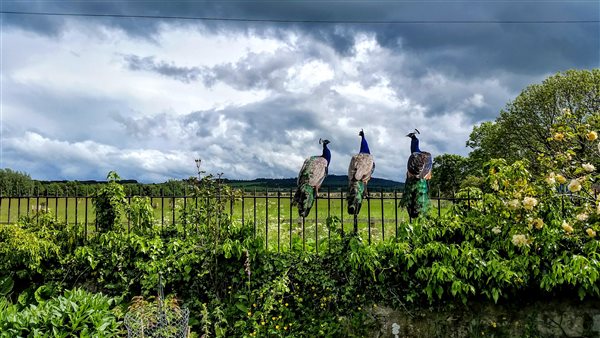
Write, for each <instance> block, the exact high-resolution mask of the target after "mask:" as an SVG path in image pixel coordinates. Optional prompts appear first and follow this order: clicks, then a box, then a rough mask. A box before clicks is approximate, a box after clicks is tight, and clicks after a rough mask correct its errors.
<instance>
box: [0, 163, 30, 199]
mask: <svg viewBox="0 0 600 338" xmlns="http://www.w3.org/2000/svg"><path fill="white" fill-rule="evenodd" d="M32 187H33V180H32V179H31V177H30V176H29V174H26V173H24V172H20V171H14V170H11V169H8V168H6V169H0V193H2V194H3V195H6V194H24V193H27V192H29V191H30V190H31V188H32Z"/></svg>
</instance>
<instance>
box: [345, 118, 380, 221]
mask: <svg viewBox="0 0 600 338" xmlns="http://www.w3.org/2000/svg"><path fill="white" fill-rule="evenodd" d="M358 135H359V136H360V137H361V141H360V151H359V152H358V154H356V155H354V156H352V159H351V160H350V166H348V196H347V197H346V199H347V201H348V213H349V214H350V215H358V213H359V212H360V206H361V204H362V200H363V198H364V197H365V196H367V194H366V190H367V184H368V183H369V180H370V179H371V175H372V174H373V171H375V161H374V160H373V155H371V151H370V150H369V144H368V143H367V139H365V133H364V131H363V130H362V129H361V130H360V132H359V133H358Z"/></svg>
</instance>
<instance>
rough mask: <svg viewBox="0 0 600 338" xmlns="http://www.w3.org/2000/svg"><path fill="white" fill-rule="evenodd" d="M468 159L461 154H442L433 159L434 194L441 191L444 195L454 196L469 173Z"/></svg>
mask: <svg viewBox="0 0 600 338" xmlns="http://www.w3.org/2000/svg"><path fill="white" fill-rule="evenodd" d="M467 163H468V162H467V159H466V158H465V157H462V156H460V155H454V154H442V155H439V156H436V157H435V158H434V160H433V176H432V177H431V183H430V184H431V190H432V193H433V194H437V192H438V191H439V192H440V193H441V194H442V195H444V196H452V195H453V194H454V193H455V192H457V191H458V190H459V189H460V187H461V182H462V181H463V180H464V178H465V177H466V175H467V168H468V167H467Z"/></svg>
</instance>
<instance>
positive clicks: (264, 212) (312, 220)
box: [0, 191, 451, 250]
mask: <svg viewBox="0 0 600 338" xmlns="http://www.w3.org/2000/svg"><path fill="white" fill-rule="evenodd" d="M278 196H279V197H278ZM328 197H329V198H328ZM382 197H383V198H382ZM399 199H400V194H399V193H398V194H394V193H384V194H383V196H382V195H381V193H379V192H376V193H372V194H371V195H370V198H369V199H367V200H365V201H364V202H363V205H362V208H361V211H360V214H359V215H358V228H359V233H360V234H361V236H362V237H363V238H364V239H365V240H368V239H369V235H370V239H371V241H379V240H382V239H384V238H385V239H388V238H391V237H394V236H395V235H396V229H397V227H399V228H400V227H405V226H406V224H407V223H408V222H409V218H408V214H407V213H406V210H405V209H404V208H396V205H397V203H398V201H399ZM151 202H152V205H153V208H154V219H155V222H156V223H157V224H158V225H161V224H162V225H170V224H173V221H174V219H175V222H178V217H179V212H178V211H177V210H178V208H180V207H181V206H183V204H184V199H183V198H181V197H164V198H159V197H157V198H156V197H155V198H152V199H151ZM215 202H216V201H215ZM431 202H432V208H431V209H430V213H432V214H433V215H437V214H438V201H437V200H435V199H434V200H432V201H431ZM185 203H186V204H188V205H194V203H196V202H195V200H194V199H193V198H191V197H188V198H187V199H185ZM267 203H268V208H267ZM173 205H175V206H176V212H175V215H173ZM450 205H451V202H448V201H444V200H442V201H440V202H439V208H440V213H441V214H444V213H446V212H449V211H450V210H451V208H450ZM346 207H347V204H346V200H345V194H344V195H342V194H340V192H335V193H333V192H332V193H330V194H327V193H321V194H320V197H319V198H318V199H317V200H316V202H315V205H314V206H313V208H312V210H311V212H310V214H309V215H308V217H306V219H305V222H304V234H305V238H306V242H307V243H308V245H309V246H311V247H314V243H315V241H317V240H318V241H319V242H323V241H324V240H325V239H327V238H328V236H329V231H330V229H328V228H327V218H328V217H330V216H332V217H337V218H338V220H339V225H338V226H339V227H342V226H343V230H344V231H345V232H350V231H353V228H354V224H353V216H351V215H349V214H348V213H347V212H346ZM46 208H47V210H48V211H50V212H51V213H52V215H54V217H55V218H56V219H57V220H58V221H60V222H65V220H66V221H68V222H69V223H70V224H74V223H79V224H82V225H86V224H87V226H88V230H89V232H93V231H94V230H95V218H96V217H95V209H94V207H93V206H92V200H91V198H85V197H80V198H74V197H69V198H63V197H59V198H56V197H48V198H46V197H39V198H8V197H3V198H1V199H0V223H9V222H10V223H14V222H16V221H17V220H18V218H19V217H22V216H27V215H29V216H33V215H34V214H35V212H36V210H38V209H39V210H46ZM9 210H10V213H9ZM224 211H225V212H226V213H227V214H230V215H231V219H232V221H233V222H236V223H238V224H241V222H242V221H243V222H244V223H246V224H250V225H251V226H252V227H253V228H255V229H256V234H257V235H258V236H261V237H264V235H265V233H267V238H268V245H269V247H270V248H271V249H274V250H277V249H280V250H285V249H287V248H289V247H290V245H292V246H298V245H301V243H302V233H303V231H302V228H303V227H302V219H301V218H300V217H298V212H297V210H296V208H295V207H294V208H291V194H290V192H289V191H288V192H271V193H269V196H268V197H267V196H265V194H264V193H262V192H261V193H257V194H254V192H246V194H245V195H244V198H243V199H242V198H238V199H236V200H230V203H227V206H226V208H225V210H224ZM173 216H175V217H173ZM122 222H123V224H124V225H127V224H128V221H127V219H126V218H124V219H123V220H122ZM290 225H291V226H290ZM290 238H291V241H290ZM290 243H291V244H290Z"/></svg>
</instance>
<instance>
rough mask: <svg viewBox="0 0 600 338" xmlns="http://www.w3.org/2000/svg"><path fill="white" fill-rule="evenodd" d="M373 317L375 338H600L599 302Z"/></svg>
mask: <svg viewBox="0 0 600 338" xmlns="http://www.w3.org/2000/svg"><path fill="white" fill-rule="evenodd" d="M371 314H372V315H373V316H374V317H375V318H376V320H377V322H378V328H379V329H377V330H375V331H373V332H372V334H371V337H374V338H375V337H377V338H379V337H382V338H383V337H385V338H388V337H389V338H395V337H448V338H458V337H600V300H586V301H582V302H580V301H577V300H544V301H536V302H532V303H527V304H493V303H492V304H489V303H476V304H469V305H468V306H463V305H459V306H456V305H454V306H452V305H448V306H445V307H443V308H428V309H419V310H414V309H403V310H394V309H390V308H386V307H375V308H373V309H372V310H371ZM394 324H395V325H394ZM394 333H396V335H395V334H394Z"/></svg>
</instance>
